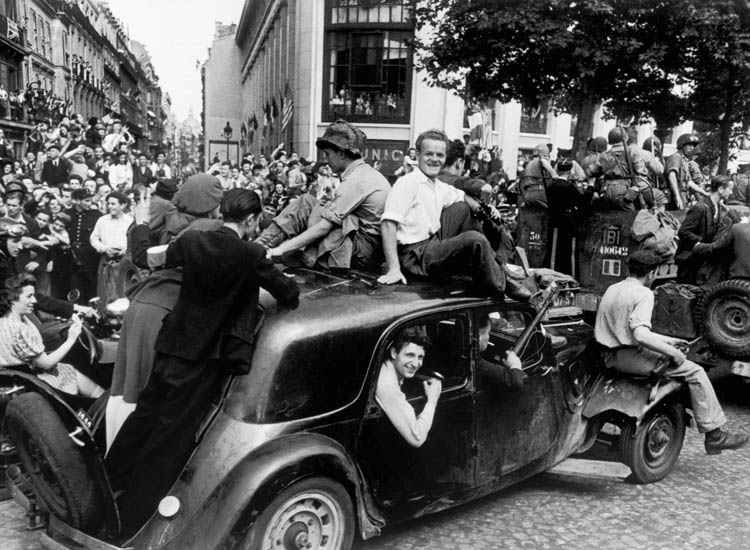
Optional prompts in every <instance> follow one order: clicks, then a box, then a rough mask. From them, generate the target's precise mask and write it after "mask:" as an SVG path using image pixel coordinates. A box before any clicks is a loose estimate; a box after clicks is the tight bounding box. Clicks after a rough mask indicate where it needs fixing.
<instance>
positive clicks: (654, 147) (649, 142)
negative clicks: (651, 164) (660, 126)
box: [643, 136, 661, 153]
mask: <svg viewBox="0 0 750 550" xmlns="http://www.w3.org/2000/svg"><path fill="white" fill-rule="evenodd" d="M643 149H644V150H645V151H653V152H654V153H655V152H657V151H661V141H660V140H659V138H658V137H656V136H652V137H648V138H646V141H644V142H643Z"/></svg>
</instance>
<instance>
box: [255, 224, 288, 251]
mask: <svg viewBox="0 0 750 550" xmlns="http://www.w3.org/2000/svg"><path fill="white" fill-rule="evenodd" d="M284 240H286V233H284V232H283V231H282V230H281V228H280V227H279V226H278V225H277V224H276V222H271V225H269V226H268V227H266V228H265V229H264V230H263V232H262V233H261V234H260V235H259V236H258V238H257V239H255V242H256V243H257V244H259V245H261V246H263V247H265V248H276V247H277V246H279V245H280V244H281V243H283V242H284Z"/></svg>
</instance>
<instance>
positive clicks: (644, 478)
mask: <svg viewBox="0 0 750 550" xmlns="http://www.w3.org/2000/svg"><path fill="white" fill-rule="evenodd" d="M684 440H685V409H684V408H683V406H682V405H680V404H679V403H663V404H661V405H660V406H658V407H657V408H656V409H654V410H652V411H651V412H650V413H649V414H648V415H647V416H646V417H645V418H644V419H643V422H641V424H640V425H639V426H638V427H636V426H635V423H634V422H629V423H628V424H626V425H625V427H624V428H623V429H622V433H621V434H620V453H621V454H620V457H621V460H622V462H623V463H625V464H626V465H627V466H629V467H630V469H631V471H632V474H631V479H632V481H634V482H635V483H653V482H654V481H659V480H660V479H663V478H665V477H666V476H667V475H668V474H669V472H671V471H672V469H673V468H674V466H675V464H677V459H678V458H679V456H680V451H681V450H682V443H683V441H684Z"/></svg>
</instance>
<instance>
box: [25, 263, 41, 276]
mask: <svg viewBox="0 0 750 550" xmlns="http://www.w3.org/2000/svg"><path fill="white" fill-rule="evenodd" d="M24 269H26V272H27V273H34V272H35V271H36V270H37V269H39V264H38V263H37V262H29V263H27V264H26V267H25V268H24Z"/></svg>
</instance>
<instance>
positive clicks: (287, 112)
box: [281, 84, 294, 130]
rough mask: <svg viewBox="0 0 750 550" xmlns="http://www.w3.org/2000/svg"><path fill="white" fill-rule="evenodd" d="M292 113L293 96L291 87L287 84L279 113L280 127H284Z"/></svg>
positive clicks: (290, 118)
mask: <svg viewBox="0 0 750 550" xmlns="http://www.w3.org/2000/svg"><path fill="white" fill-rule="evenodd" d="M293 114H294V97H293V96H292V89H291V88H290V87H289V84H287V85H286V91H285V92H284V108H283V109H282V113H281V129H282V130H283V129H284V128H286V126H287V124H289V121H290V120H292V115H293Z"/></svg>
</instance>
